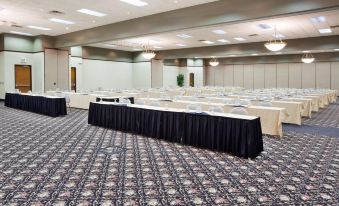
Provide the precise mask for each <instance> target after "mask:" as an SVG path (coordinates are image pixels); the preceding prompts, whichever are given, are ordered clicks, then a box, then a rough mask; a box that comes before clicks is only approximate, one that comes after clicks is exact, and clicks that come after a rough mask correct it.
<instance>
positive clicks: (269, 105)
mask: <svg viewBox="0 0 339 206" xmlns="http://www.w3.org/2000/svg"><path fill="white" fill-rule="evenodd" d="M260 106H263V107H272V103H271V102H268V101H264V102H261V103H260Z"/></svg>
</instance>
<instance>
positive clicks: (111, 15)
mask: <svg viewBox="0 0 339 206" xmlns="http://www.w3.org/2000/svg"><path fill="white" fill-rule="evenodd" d="M213 1H216V0H144V2H147V3H148V5H147V6H143V7H137V6H133V5H130V4H126V3H124V2H121V1H119V0H73V1H70V0H0V24H1V25H0V33H4V32H10V31H12V30H15V31H19V32H25V33H31V34H33V35H41V34H44V35H50V36H56V35H61V34H65V33H70V32H74V31H80V30H83V29H89V28H93V27H97V26H102V25H106V24H112V23H116V22H121V21H126V20H129V19H134V18H139V17H143V16H148V15H152V14H157V13H162V12H166V11H171V10H176V9H180V8H185V7H190V6H194V5H199V4H205V3H209V2H213ZM79 9H90V10H94V11H98V12H101V13H104V14H107V15H106V16H103V17H95V16H90V15H86V14H83V13H79V12H77V10H79ZM50 11H59V12H62V13H63V14H51V13H50ZM50 18H59V19H63V20H68V21H72V22H74V23H75V24H73V25H64V24H60V23H55V22H51V21H49V19H50ZM10 24H14V25H17V26H19V27H11V26H8V25H10ZM31 25H33V26H38V27H44V28H49V29H51V30H49V31H41V30H35V29H30V28H28V27H27V26H31ZM20 27H22V28H20ZM66 27H68V29H66Z"/></svg>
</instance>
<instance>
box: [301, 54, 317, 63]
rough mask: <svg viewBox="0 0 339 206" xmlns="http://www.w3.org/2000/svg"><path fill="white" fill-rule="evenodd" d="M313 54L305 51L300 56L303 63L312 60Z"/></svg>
mask: <svg viewBox="0 0 339 206" xmlns="http://www.w3.org/2000/svg"><path fill="white" fill-rule="evenodd" d="M314 59H315V58H314V56H313V55H312V54H311V53H305V54H304V55H303V56H302V57H301V61H302V62H304V63H305V64H310V63H312V62H314Z"/></svg>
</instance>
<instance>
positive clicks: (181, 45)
mask: <svg viewBox="0 0 339 206" xmlns="http://www.w3.org/2000/svg"><path fill="white" fill-rule="evenodd" d="M176 45H177V46H187V45H186V44H176Z"/></svg>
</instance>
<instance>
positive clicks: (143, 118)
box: [88, 102, 263, 158]
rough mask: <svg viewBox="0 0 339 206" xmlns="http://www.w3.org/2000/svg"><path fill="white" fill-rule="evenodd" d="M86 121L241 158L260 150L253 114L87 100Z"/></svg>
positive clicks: (257, 119) (258, 134)
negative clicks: (87, 112) (88, 106)
mask: <svg viewBox="0 0 339 206" xmlns="http://www.w3.org/2000/svg"><path fill="white" fill-rule="evenodd" d="M88 123H89V124H91V125H95V126H100V127H105V128H110V129H115V130H119V131H123V132H130V133H134V134H139V135H144V136H146V137H150V138H156V139H160V140H165V141H169V142H174V143H181V144H184V145H190V146H195V147H199V148H203V149H210V150H215V151H221V152H227V153H230V154H233V155H235V156H238V157H242V158H255V157H257V156H258V155H259V154H260V153H261V152H262V151H263V140H262V130H261V123H260V118H259V117H257V116H248V115H237V114H228V113H217V112H202V111H200V112H199V111H193V110H192V111H190V110H186V109H178V108H168V107H154V106H148V105H133V104H121V103H114V102H91V103H90V108H89V114H88Z"/></svg>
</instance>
